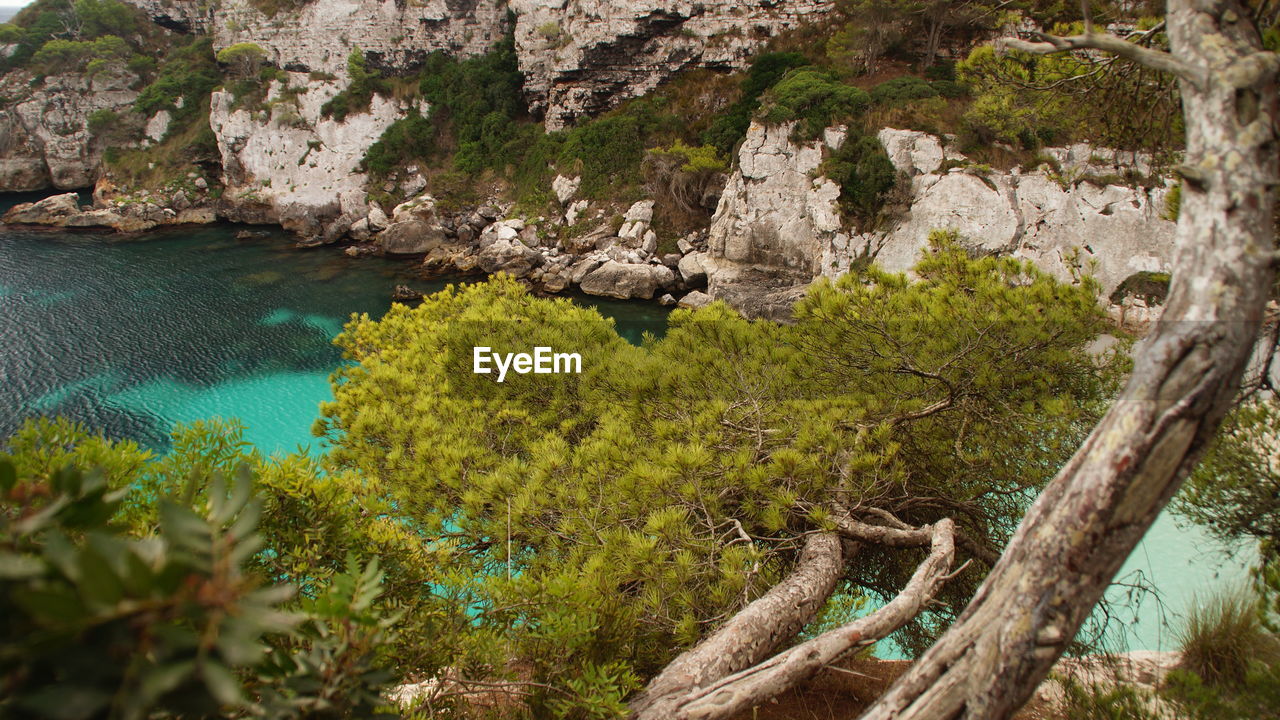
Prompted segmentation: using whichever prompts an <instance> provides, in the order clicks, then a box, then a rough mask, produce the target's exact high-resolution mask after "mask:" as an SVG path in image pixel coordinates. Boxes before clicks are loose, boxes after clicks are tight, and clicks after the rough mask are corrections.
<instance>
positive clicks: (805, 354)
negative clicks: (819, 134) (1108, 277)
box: [316, 236, 1114, 717]
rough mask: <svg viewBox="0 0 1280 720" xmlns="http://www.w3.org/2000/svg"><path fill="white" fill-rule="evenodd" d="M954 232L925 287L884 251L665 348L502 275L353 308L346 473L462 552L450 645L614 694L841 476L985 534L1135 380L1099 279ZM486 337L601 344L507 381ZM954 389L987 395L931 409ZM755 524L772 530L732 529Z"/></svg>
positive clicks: (923, 513) (886, 563) (671, 650)
mask: <svg viewBox="0 0 1280 720" xmlns="http://www.w3.org/2000/svg"><path fill="white" fill-rule="evenodd" d="M953 241H954V238H948V237H945V236H939V237H938V238H937V242H938V244H937V246H936V247H935V249H934V251H933V252H932V253H930V254H929V255H928V256H927V257H926V259H925V260H924V261H923V262H922V263H921V264H920V266H919V267H917V269H916V272H917V274H918V275H919V276H920V278H921V280H920V281H919V282H916V283H910V282H908V281H907V280H906V278H905V277H904V276H901V275H893V274H888V273H883V272H881V271H879V270H877V269H875V268H868V269H866V270H865V271H864V272H861V273H854V274H853V275H850V276H847V277H846V278H844V279H842V280H841V281H839V282H838V283H836V284H829V283H823V284H818V285H816V286H815V287H814V289H813V290H812V291H811V293H810V295H809V297H808V298H807V299H806V300H805V301H804V302H802V303H801V305H800V306H799V308H798V309H797V311H796V317H795V320H796V322H795V324H794V325H789V326H786V325H778V324H773V323H763V322H749V321H747V320H744V319H742V318H740V317H738V316H737V315H736V314H734V313H733V312H731V311H730V310H728V309H727V308H725V307H724V306H721V305H716V306H713V307H711V308H708V309H704V310H701V311H698V312H696V313H693V312H677V313H675V314H673V315H672V322H671V326H670V329H669V332H668V334H667V335H666V337H664V338H663V339H662V340H656V341H650V342H648V343H646V344H645V345H644V346H643V347H634V346H631V345H629V344H628V343H626V342H624V341H623V340H622V339H621V338H620V337H618V336H617V334H616V333H615V332H614V330H613V328H612V326H611V323H610V322H609V321H607V320H605V319H603V318H601V317H600V316H599V315H598V314H597V313H596V312H595V311H594V310H589V309H584V308H580V307H576V306H574V305H572V304H570V303H568V302H567V301H562V300H556V301H552V300H542V299H537V298H534V297H531V296H530V295H528V294H527V293H526V292H525V290H524V289H523V288H522V287H521V286H520V285H519V284H518V283H517V282H515V281H514V280H511V279H509V278H505V277H504V276H499V277H497V278H495V279H493V280H491V281H490V282H488V283H485V284H480V285H472V286H464V287H460V288H457V287H450V288H448V289H446V290H445V291H443V292H441V293H437V294H436V295H433V296H430V297H428V298H427V299H426V300H425V301H424V302H423V303H422V305H421V306H419V307H417V308H412V309H411V308H408V307H405V306H395V307H394V308H393V309H392V310H391V311H390V312H389V313H388V314H387V315H386V316H385V317H384V318H383V319H382V320H379V321H373V320H371V319H369V318H368V317H360V318H356V319H354V320H353V322H352V323H350V324H349V325H348V326H347V328H346V329H345V331H344V332H343V334H342V335H341V336H340V337H339V340H338V342H339V344H340V345H341V346H342V348H343V349H344V352H345V354H346V356H347V358H348V359H350V360H351V361H353V362H352V363H351V364H350V365H347V366H344V367H343V368H342V369H341V370H339V372H338V374H337V375H336V376H335V386H334V390H335V395H334V398H335V399H334V401H333V402H332V403H328V404H326V405H324V406H323V407H322V411H321V412H322V418H321V420H320V421H319V422H318V423H317V428H316V431H317V433H318V434H320V435H321V436H323V437H324V438H325V439H326V442H327V443H329V444H330V446H331V448H332V450H331V452H330V454H329V456H328V459H327V463H328V464H329V469H330V470H331V471H332V472H338V473H342V472H347V471H356V470H359V471H360V472H362V473H363V474H364V477H365V478H366V480H367V481H369V482H373V483H377V484H378V485H379V487H381V488H383V489H384V490H385V491H386V492H387V493H388V496H389V501H390V502H391V503H392V504H393V505H394V506H395V507H396V508H397V509H398V510H400V511H401V512H403V513H404V514H405V515H406V516H408V517H410V518H413V522H414V525H415V527H417V528H418V530H419V532H421V534H422V536H423V537H424V538H426V539H427V541H428V542H429V543H432V545H433V546H435V547H439V548H440V549H441V553H442V554H441V557H440V558H439V561H438V562H439V564H440V565H441V566H442V567H448V568H449V572H450V574H451V578H452V582H453V583H454V587H456V588H457V595H456V598H455V599H454V600H453V601H452V602H456V603H458V605H457V607H458V608H459V609H462V608H465V610H466V611H467V612H469V613H470V614H471V619H470V621H469V622H468V623H466V624H465V626H455V627H453V628H443V629H442V630H441V634H440V635H438V636H437V642H440V643H443V644H446V645H450V646H453V647H458V648H459V652H461V653H462V654H461V655H459V656H457V657H455V658H454V659H453V661H451V663H450V665H451V666H452V667H456V668H460V670H459V672H462V673H463V674H464V676H466V677H470V678H472V679H477V680H488V681H496V680H498V679H501V678H504V677H505V678H510V677H512V674H513V673H515V672H517V671H518V672H520V673H521V674H520V678H521V679H522V680H529V681H532V682H535V683H542V684H543V685H546V686H550V688H553V689H546V688H543V687H542V686H541V685H535V686H531V692H532V695H530V696H529V697H528V698H527V702H528V704H529V712H530V713H531V714H534V715H539V714H542V715H555V716H558V717H585V716H593V715H596V714H601V713H607V712H612V711H613V710H616V709H617V708H618V706H619V703H620V702H621V700H622V699H623V698H625V697H626V695H627V694H628V692H630V691H631V690H632V689H634V688H635V687H637V686H638V685H639V684H640V683H641V682H642V681H643V679H644V678H645V677H647V676H649V675H651V674H652V673H653V672H655V671H656V670H657V669H658V668H660V667H661V666H662V665H663V664H665V663H666V662H668V661H669V660H670V659H671V657H672V656H673V655H674V654H675V653H677V652H679V650H680V649H681V648H683V647H686V646H688V645H689V644H691V643H693V642H695V641H696V640H697V639H698V638H699V637H700V636H702V635H704V634H705V633H706V632H708V631H709V630H710V629H712V628H714V627H715V625H716V624H717V623H718V622H719V620H720V619H722V618H724V617H726V616H727V615H729V614H732V613H733V612H734V611H735V610H737V609H739V608H741V607H742V605H743V603H745V602H748V601H750V600H751V599H753V598H754V597H756V596H758V595H759V594H760V593H761V592H763V591H764V590H765V589H767V588H768V587H770V586H771V585H772V583H774V582H775V581H776V580H777V579H778V578H779V577H781V576H782V575H783V574H784V573H786V572H787V571H788V569H789V568H790V567H791V566H792V564H793V563H794V562H795V560H796V554H797V550H798V547H799V543H798V542H797V540H798V539H799V538H800V537H802V535H803V533H805V532H808V531H811V530H815V529H821V528H823V527H825V523H826V520H825V517H826V512H827V510H826V508H827V507H828V506H829V503H830V502H832V501H833V500H834V499H835V498H845V499H847V500H848V502H850V503H858V502H863V501H866V502H873V501H874V502H876V503H877V504H881V505H882V506H883V507H885V508H886V509H888V510H890V511H892V512H898V513H900V514H901V515H902V517H903V519H904V520H905V521H907V522H911V523H923V522H929V521H931V520H933V519H937V517H939V516H940V515H939V513H943V512H945V513H946V514H951V513H952V508H953V507H973V508H975V511H974V512H973V513H965V512H961V513H960V515H961V517H960V518H959V522H960V523H961V525H962V527H963V528H964V530H965V532H966V533H967V534H969V535H970V536H971V537H975V538H981V539H982V540H981V541H983V542H988V541H990V542H1000V541H1001V540H1002V539H1003V538H1005V537H1007V534H1008V533H1009V532H1010V531H1011V529H1012V527H1013V525H1014V524H1015V523H1016V521H1017V520H1018V519H1019V518H1020V517H1021V513H1022V510H1023V505H1022V501H1021V500H1019V498H1020V497H1022V496H1023V494H1024V491H1026V490H1028V489H1029V488H1033V487H1036V486H1038V485H1039V484H1040V483H1042V482H1044V481H1045V480H1046V479H1047V478H1048V477H1050V476H1051V475H1052V474H1053V472H1054V471H1055V470H1056V468H1057V467H1058V466H1059V464H1060V463H1061V462H1062V460H1063V459H1064V458H1065V457H1066V456H1067V455H1068V454H1069V453H1070V451H1071V450H1072V449H1073V448H1074V445H1075V443H1076V442H1077V441H1078V440H1079V438H1080V437H1081V436H1082V435H1083V433H1085V432H1086V431H1087V429H1088V427H1090V426H1091V423H1092V422H1093V419H1094V418H1095V417H1096V414H1097V413H1098V412H1099V411H1100V407H1099V405H1100V403H1101V401H1102V399H1103V398H1104V396H1105V394H1106V393H1107V392H1109V391H1110V389H1111V388H1113V387H1114V386H1113V385H1112V384H1111V383H1110V382H1109V376H1108V374H1107V373H1105V372H1103V371H1102V369H1101V368H1100V367H1099V365H1098V364H1097V361H1096V360H1095V358H1093V357H1092V356H1090V355H1089V353H1088V352H1087V351H1086V350H1085V347H1086V346H1087V344H1088V342H1089V341H1090V339H1092V338H1093V337H1095V336H1096V335H1097V333H1098V332H1100V331H1101V330H1102V329H1103V327H1105V323H1106V321H1105V319H1104V318H1103V316H1102V314H1101V312H1100V311H1099V310H1098V309H1097V308H1096V306H1095V302H1094V299H1093V293H1094V292H1096V288H1095V287H1094V286H1093V285H1092V284H1091V283H1088V282H1086V283H1084V284H1083V285H1082V286H1074V287H1072V286H1063V285H1060V284H1058V283H1056V282H1055V281H1053V280H1052V279H1050V278H1049V277H1047V276H1045V275H1043V274H1041V273H1039V272H1037V271H1035V270H1034V269H1032V268H1030V267H1029V266H1027V265H1024V264H1021V263H1018V262H1016V261H1013V260H1008V259H995V258H983V259H979V260H973V259H970V258H969V257H968V255H967V254H966V253H965V252H964V251H963V250H961V249H959V248H958V247H955V246H954V245H953V244H951V243H952V242H953ZM979 338H981V340H980V341H979ZM475 346H484V347H490V348H492V349H493V352H495V353H506V352H527V351H529V349H530V348H531V347H535V346H546V347H551V348H555V349H557V350H562V351H572V352H577V353H580V354H581V356H582V358H583V360H584V362H583V372H582V374H580V375H574V374H563V375H537V376H535V375H532V374H530V375H517V374H510V375H508V376H507V377H506V378H505V381H504V382H502V383H498V382H496V381H495V377H494V376H493V375H483V374H474V373H473V372H472V362H473V347H475ZM904 367H911V368H915V369H918V370H919V371H920V372H919V373H907V372H903V371H902V368H904ZM930 373H937V374H938V376H939V377H941V378H942V379H941V380H935V379H932V376H931V375H930ZM948 387H950V388H954V389H955V391H956V392H958V393H960V397H962V398H963V400H962V401H959V402H957V403H956V404H955V405H953V406H948V408H947V409H945V410H941V411H938V412H936V413H934V412H928V411H926V409H927V408H929V407H930V406H932V405H934V404H935V403H936V402H938V401H939V400H943V399H945V398H946V397H949V396H950V395H949V393H948V392H947V390H946V388H948ZM960 428H963V431H960ZM1033 438H1034V441H1033ZM1015 448H1016V450H1014V449H1015ZM922 496H927V497H944V498H947V499H948V502H947V505H946V509H945V510H942V509H939V508H932V509H930V508H928V507H922V506H918V505H914V504H912V503H910V499H912V498H918V497H922ZM602 498H606V499H607V502H602ZM873 499H874V500H873ZM953 502H954V503H955V505H953V504H952V503H953ZM739 526H740V527H741V529H742V532H743V533H745V534H746V535H747V536H748V537H750V538H751V540H750V541H749V542H743V541H741V540H733V541H732V542H729V541H728V540H729V539H731V538H735V537H737V533H731V532H729V530H730V529H732V528H735V527H739ZM913 568H914V561H913V560H912V559H910V558H903V557H902V556H901V555H900V554H885V553H878V552H876V551H874V550H868V551H867V552H866V554H865V556H864V555H862V554H860V555H859V556H858V558H857V559H856V560H855V564H854V565H852V566H851V568H850V576H849V580H850V585H849V591H850V592H853V593H857V594H861V593H863V592H865V591H867V590H872V591H877V592H880V591H884V592H885V593H891V592H893V591H894V590H895V589H896V588H897V587H900V584H901V583H902V582H904V580H905V578H906V577H907V576H908V575H909V574H910V572H911V570H912V569H913ZM980 575H981V574H980V573H975V574H971V575H966V576H962V577H961V578H957V580H954V581H952V583H949V584H948V586H947V590H946V591H944V595H945V597H944V598H943V602H944V603H954V605H953V606H954V607H959V606H961V605H962V604H963V603H962V602H960V600H961V599H962V598H964V597H967V593H971V592H972V590H973V589H974V587H975V583H976V582H977V581H978V580H979V579H980ZM940 607H941V608H945V607H946V605H943V606H940ZM941 611H942V612H944V613H945V612H946V610H945V609H943V610H941ZM926 627H928V624H926V625H925V626H920V627H917V628H916V629H915V632H916V633H917V635H916V636H915V637H916V640H917V641H918V642H923V641H924V640H923V638H924V637H926V636H927V635H928V632H927V631H926V629H925V628H926ZM464 640H465V641H464Z"/></svg>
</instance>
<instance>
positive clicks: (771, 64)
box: [702, 52, 809, 156]
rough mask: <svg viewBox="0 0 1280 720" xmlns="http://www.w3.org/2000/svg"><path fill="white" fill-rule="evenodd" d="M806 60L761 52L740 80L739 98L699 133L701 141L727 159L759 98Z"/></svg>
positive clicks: (797, 54)
mask: <svg viewBox="0 0 1280 720" xmlns="http://www.w3.org/2000/svg"><path fill="white" fill-rule="evenodd" d="M808 64H809V60H808V59H807V58H805V56H803V55H801V54H800V53H794V52H789V53H765V54H763V55H759V56H757V57H756V58H755V59H754V60H752V61H751V67H750V68H749V69H748V70H747V75H746V77H744V78H743V79H742V83H741V93H742V95H741V97H740V98H738V101H737V102H735V103H734V104H733V105H731V106H729V109H728V110H726V111H725V113H724V114H723V115H720V116H719V117H717V118H716V119H715V120H713V121H712V122H711V126H710V127H709V128H707V129H706V130H705V131H704V132H703V133H702V142H703V143H705V144H707V145H711V146H714V147H715V148H716V150H718V151H719V152H720V153H721V154H723V155H725V156H728V155H731V154H732V153H733V149H734V147H735V146H736V145H737V144H738V142H739V141H740V140H742V138H743V137H745V136H746V134H747V128H749V127H750V126H751V117H752V116H753V115H755V113H756V110H759V109H760V96H761V95H763V94H764V93H765V91H766V90H768V89H769V88H771V87H773V86H774V84H775V83H777V82H778V80H780V79H782V76H783V75H785V74H786V73H787V71H789V70H793V69H795V68H798V67H804V66H805V65H808Z"/></svg>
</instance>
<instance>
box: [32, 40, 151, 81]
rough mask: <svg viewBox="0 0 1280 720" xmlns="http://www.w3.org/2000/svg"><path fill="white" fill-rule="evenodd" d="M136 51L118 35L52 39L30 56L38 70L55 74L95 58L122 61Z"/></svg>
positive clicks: (34, 67) (80, 66)
mask: <svg viewBox="0 0 1280 720" xmlns="http://www.w3.org/2000/svg"><path fill="white" fill-rule="evenodd" d="M132 55H133V49H132V48H130V47H129V43H127V42H125V41H124V40H123V39H121V38H119V37H116V36H115V35H106V36H104V37H100V38H98V39H97V40H50V41H49V42H47V43H45V44H44V45H43V46H42V47H41V48H40V50H38V51H37V52H36V53H35V55H33V56H32V57H31V67H32V68H33V69H35V70H36V71H37V72H40V73H44V74H50V75H51V74H54V73H63V72H74V71H77V70H83V69H85V66H86V65H88V64H89V63H90V62H92V61H98V60H100V61H104V62H107V63H119V64H123V63H124V62H125V61H127V60H128V59H129V58H130V57H131V56H132Z"/></svg>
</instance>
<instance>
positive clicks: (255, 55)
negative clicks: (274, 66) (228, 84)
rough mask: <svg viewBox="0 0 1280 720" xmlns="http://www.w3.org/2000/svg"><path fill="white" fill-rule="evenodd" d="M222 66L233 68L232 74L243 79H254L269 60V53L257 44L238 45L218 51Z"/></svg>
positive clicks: (245, 43)
mask: <svg viewBox="0 0 1280 720" xmlns="http://www.w3.org/2000/svg"><path fill="white" fill-rule="evenodd" d="M216 57H217V60H218V62H219V63H220V64H222V65H226V66H228V67H229V68H231V72H232V73H234V74H235V75H237V76H239V77H242V78H249V77H254V76H256V75H257V74H258V70H259V68H261V67H262V64H263V63H264V62H265V61H266V59H267V51H266V50H263V49H262V46H261V45H259V44H257V43H251V42H244V43H236V44H235V45H231V46H229V47H225V48H223V49H221V50H219V51H218V54H217V56H216Z"/></svg>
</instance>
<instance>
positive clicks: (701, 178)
mask: <svg viewBox="0 0 1280 720" xmlns="http://www.w3.org/2000/svg"><path fill="white" fill-rule="evenodd" d="M728 170H729V164H728V163H727V162H725V160H724V158H722V157H721V156H720V153H719V152H717V151H716V149H715V148H714V147H712V146H711V145H702V146H700V147H691V146H689V145H685V144H684V143H683V142H681V141H679V140H676V141H675V142H674V143H672V144H671V145H669V146H667V147H658V148H653V149H651V150H649V151H648V153H647V154H646V155H645V159H644V162H643V164H642V165H641V172H642V174H643V175H644V182H645V190H646V191H647V193H648V195H649V197H650V198H652V199H653V201H654V221H655V222H654V224H655V226H660V229H661V230H663V231H665V232H663V233H660V234H666V235H668V236H671V235H674V234H680V233H685V232H688V231H689V230H692V229H693V228H694V227H697V226H698V225H700V224H704V223H705V220H706V219H707V218H708V217H710V213H711V212H712V211H713V210H715V207H714V201H715V200H716V199H718V198H719V196H720V189H721V187H722V186H723V185H724V179H725V173H726V172H728Z"/></svg>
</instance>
